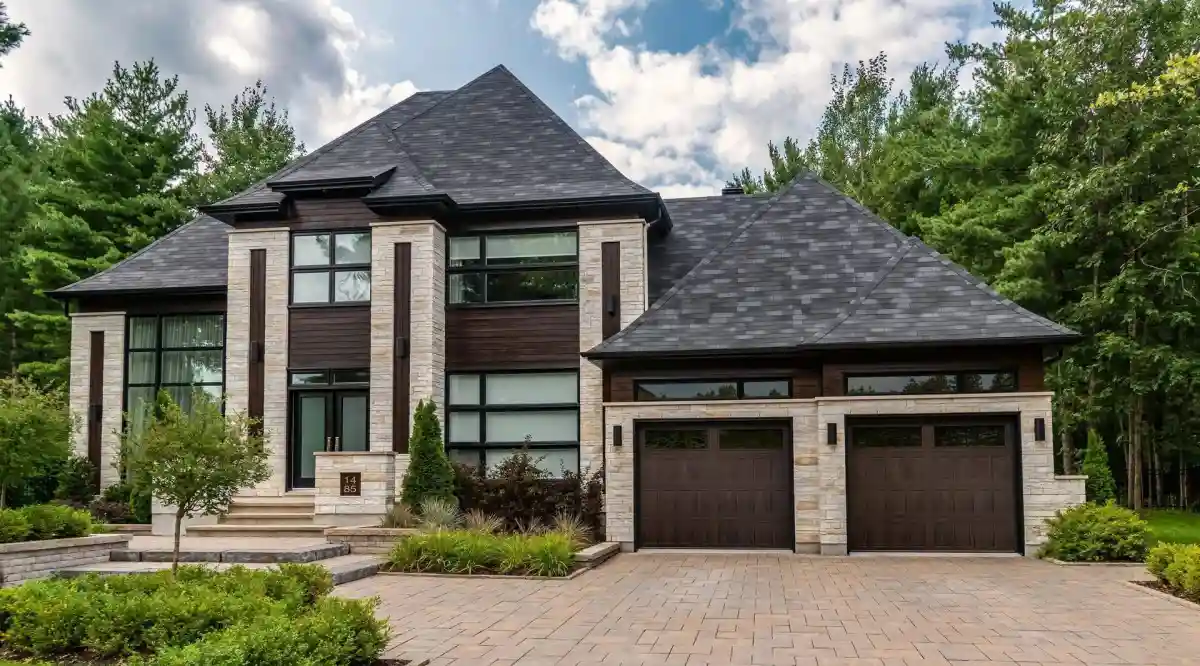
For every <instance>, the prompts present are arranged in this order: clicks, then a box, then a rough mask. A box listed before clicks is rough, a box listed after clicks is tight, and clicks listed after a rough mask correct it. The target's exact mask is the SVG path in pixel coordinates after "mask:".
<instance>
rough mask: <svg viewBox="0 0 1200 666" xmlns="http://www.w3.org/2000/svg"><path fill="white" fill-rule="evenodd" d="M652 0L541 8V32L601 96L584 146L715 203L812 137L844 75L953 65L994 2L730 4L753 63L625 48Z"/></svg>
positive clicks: (583, 101)
mask: <svg viewBox="0 0 1200 666" xmlns="http://www.w3.org/2000/svg"><path fill="white" fill-rule="evenodd" d="M650 1H652V0H541V2H540V4H539V5H538V7H537V9H536V10H535V12H534V14H533V17H532V19H531V23H532V25H533V27H534V28H535V29H536V30H538V31H539V32H540V33H541V34H542V35H544V36H545V37H547V38H548V39H549V40H551V42H552V43H553V44H554V45H555V47H556V49H557V51H558V53H559V55H560V56H561V57H563V58H566V59H571V60H580V61H582V62H583V63H584V64H585V65H586V67H587V71H588V74H589V76H590V78H591V82H592V85H593V86H594V88H595V90H596V91H597V93H596V94H589V95H585V96H583V97H581V98H579V99H578V100H577V101H576V103H577V106H578V108H579V110H580V115H581V119H582V123H583V130H584V134H585V136H586V137H587V138H588V140H589V141H591V142H592V143H593V144H594V145H595V146H597V148H598V149H599V150H600V151H601V152H602V153H603V154H604V155H605V156H606V157H607V158H609V160H611V161H612V162H613V163H614V164H615V165H616V166H617V168H619V169H621V170H622V171H623V172H625V173H626V174H627V175H629V176H630V177H631V178H634V179H637V180H640V181H642V182H643V183H645V184H646V185H648V186H651V187H654V188H656V189H658V190H660V191H662V192H664V193H668V192H671V193H675V192H701V193H714V192H716V191H718V190H719V189H720V187H721V184H722V183H723V182H724V181H725V179H726V178H728V176H729V175H730V174H732V173H733V172H735V171H738V170H740V169H741V168H742V167H743V166H747V165H750V166H751V167H752V168H755V169H758V168H761V167H762V166H764V165H765V163H766V143H767V141H768V140H772V139H774V140H779V139H782V138H783V137H784V136H787V135H792V136H798V137H807V136H808V135H809V134H810V133H811V131H812V129H813V127H814V126H815V123H816V122H817V120H818V119H819V117H820V114H821V111H822V109H823V108H824V106H825V102H826V101H827V100H828V98H829V79H830V76H831V74H833V73H834V72H835V71H837V70H838V69H840V67H841V65H842V63H846V62H855V61H858V60H866V59H869V58H871V57H873V56H875V55H876V54H878V53H879V52H880V51H884V52H886V53H887V54H888V58H889V64H890V66H891V71H892V73H893V75H894V76H895V77H896V78H897V80H898V82H902V81H903V80H904V79H905V77H906V76H907V72H908V71H909V70H910V69H911V68H912V67H913V66H914V65H916V64H919V63H921V62H923V61H927V60H938V59H942V60H944V55H943V54H944V44H945V43H946V42H947V41H955V40H958V39H960V38H962V37H964V36H965V35H966V33H967V31H968V30H970V29H972V28H975V27H977V26H973V25H968V23H967V19H966V18H963V17H964V16H966V15H978V14H979V12H978V11H970V12H964V11H963V10H965V9H972V10H978V9H981V8H983V7H985V6H988V5H986V4H985V3H986V2H987V0H730V1H731V2H734V3H735V4H736V7H735V16H736V17H737V18H736V21H735V25H734V26H732V27H733V28H734V29H735V30H738V31H740V32H742V33H744V34H745V35H746V36H747V37H749V39H750V40H751V42H752V43H753V45H754V46H755V47H756V50H757V54H756V57H755V58H754V59H749V58H747V57H746V56H744V55H737V54H734V53H732V52H730V51H729V50H726V49H723V48H721V47H719V46H717V45H716V44H702V45H699V46H697V47H696V48H694V49H692V50H690V51H688V52H686V53H674V52H667V51H656V50H653V49H650V48H647V47H646V46H636V47H635V46H630V45H628V44H627V42H628V41H629V40H624V39H621V38H622V36H623V34H624V31H626V30H628V26H630V25H631V24H632V25H636V20H637V13H638V11H639V10H641V9H643V8H644V7H645V5H646V4H647V2H650Z"/></svg>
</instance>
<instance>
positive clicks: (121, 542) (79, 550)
mask: <svg viewBox="0 0 1200 666" xmlns="http://www.w3.org/2000/svg"><path fill="white" fill-rule="evenodd" d="M132 538H133V537H132V536H131V535H129V534H97V535H93V536H86V537H79V538H75V539H50V540H47V541H27V542H22V543H8V544H0V587H12V586H14V585H18V584H20V583H23V582H25V581H27V580H33V579H35V578H48V577H50V576H52V575H53V574H54V572H55V571H57V570H59V569H69V568H71V567H79V566H84V565H88V564H97V563H99V562H107V561H109V557H110V556H111V553H112V551H114V550H124V549H126V548H128V547H129V540H130V539H132Z"/></svg>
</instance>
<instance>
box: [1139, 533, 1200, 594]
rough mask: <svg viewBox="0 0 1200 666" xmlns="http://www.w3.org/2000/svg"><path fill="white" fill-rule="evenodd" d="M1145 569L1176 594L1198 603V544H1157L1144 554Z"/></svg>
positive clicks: (1199, 568) (1199, 549) (1199, 572)
mask: <svg viewBox="0 0 1200 666" xmlns="http://www.w3.org/2000/svg"><path fill="white" fill-rule="evenodd" d="M1146 570H1147V571H1149V572H1150V574H1151V575H1153V576H1154V577H1155V578H1156V579H1158V582H1159V583H1161V584H1162V585H1163V586H1165V587H1166V588H1167V589H1169V590H1170V591H1171V592H1172V593H1174V594H1175V595H1176V596H1180V597H1183V598H1184V599H1189V600H1191V601H1195V602H1197V603H1200V545H1193V544H1177V543H1164V544H1159V545H1157V546H1155V547H1154V548H1152V549H1150V553H1149V555H1147V556H1146Z"/></svg>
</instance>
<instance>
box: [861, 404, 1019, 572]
mask: <svg viewBox="0 0 1200 666" xmlns="http://www.w3.org/2000/svg"><path fill="white" fill-rule="evenodd" d="M988 423H992V424H998V423H1003V424H1005V425H1006V426H1008V436H1009V437H1010V438H1011V441H1010V442H1009V446H1010V449H1011V450H1010V455H1011V456H1012V459H1011V464H1012V468H1013V474H1012V493H1013V496H1012V500H1013V516H1012V520H1013V526H1012V527H1013V532H1014V535H1015V539H1014V541H1015V544H1016V547H1015V548H1014V549H1013V552H1017V553H1023V552H1024V550H1025V529H1024V524H1025V520H1024V515H1025V509H1024V493H1023V474H1022V472H1023V470H1022V467H1021V460H1022V435H1021V415H1020V414H1019V413H1011V412H1009V413H1006V412H995V413H992V412H987V413H978V412H976V413H951V414H921V415H913V416H899V415H894V416H889V415H872V416H857V417H853V416H847V417H846V420H845V430H846V438H845V451H844V452H843V455H844V460H845V465H846V477H845V478H846V488H845V499H846V545H847V548H848V549H849V550H850V552H868V553H870V552H889V551H888V550H887V549H872V548H865V549H864V548H861V547H860V548H855V547H854V545H853V544H852V543H851V538H850V536H851V533H852V532H851V528H852V526H851V521H852V520H853V516H852V515H851V511H850V499H851V497H853V495H852V493H853V492H854V483H855V481H854V474H852V470H851V465H852V462H851V458H852V455H853V442H854V440H853V433H854V428H855V426H859V425H864V424H865V425H874V426H885V425H904V426H925V425H930V426H939V425H940V426H946V425H984V424H988ZM891 552H895V551H891ZM926 552H953V551H947V550H940V549H935V548H929V549H926ZM978 552H1009V551H1007V550H1005V551H978Z"/></svg>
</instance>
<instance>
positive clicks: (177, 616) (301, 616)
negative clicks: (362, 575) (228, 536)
mask: <svg viewBox="0 0 1200 666" xmlns="http://www.w3.org/2000/svg"><path fill="white" fill-rule="evenodd" d="M332 589H333V582H332V580H331V578H330V575H329V572H328V571H326V570H325V569H324V568H322V567H320V566H317V565H308V564H284V565H280V566H279V568H278V570H250V569H246V568H245V567H236V566H235V567H231V568H230V569H229V570H228V571H225V572H216V571H213V570H211V569H207V568H203V567H182V568H180V569H179V571H178V573H177V574H176V575H175V576H172V575H171V573H170V572H167V571H164V572H159V573H153V574H135V575H127V576H109V577H104V576H84V577H81V578H72V579H67V580H61V579H47V580H39V581H33V582H30V583H26V584H25V585H22V586H20V587H15V588H8V589H4V590H0V634H2V635H3V636H4V642H5V646H6V647H8V648H11V649H13V650H17V651H19V652H20V653H22V654H30V655H37V656H55V657H64V658H66V659H67V660H68V661H70V660H71V658H73V657H79V656H81V655H83V654H87V655H89V656H95V657H101V658H105V659H116V658H124V657H130V656H133V657H135V658H134V659H133V660H132V661H131V662H130V663H141V664H155V663H169V664H175V663H184V664H187V663H197V664H199V663H218V664H246V665H247V666H249V665H251V664H255V665H256V664H275V663H278V664H280V665H281V666H282V665H283V664H358V663H362V664H367V663H370V662H371V661H372V660H373V659H374V658H376V657H377V656H378V654H379V653H380V652H381V651H382V650H383V647H384V645H385V644H386V640H387V632H386V625H385V624H384V623H381V622H379V621H376V620H375V619H374V617H373V615H372V610H373V608H374V606H373V602H369V601H368V602H361V601H343V600H332V599H328V598H327V596H326V595H328V594H329V592H330V590H332ZM264 624H266V625H267V628H266V629H264V627H263V625H264ZM255 627H257V629H253V628H255ZM280 627H294V629H288V630H286V631H285V630H282V629H280ZM264 632H266V633H264ZM244 635H254V636H259V637H260V638H262V639H263V640H262V641H260V643H261V644H262V645H266V644H267V643H271V644H272V646H271V647H272V648H273V649H276V650H278V652H277V653H278V654H284V655H288V656H290V657H292V660H291V661H270V660H267V661H263V660H257V659H255V658H254V655H253V653H252V652H251V653H250V656H249V657H246V658H245V659H244V660H243V661H229V660H227V659H226V660H220V659H216V658H215V657H216V656H228V655H234V656H236V655H238V654H244V653H246V650H244V649H241V648H239V647H238V646H243V647H244V645H245V644H246V641H244V640H241V639H239V638H238V637H239V636H244ZM267 638H269V640H267ZM256 640H257V639H256ZM251 642H253V641H251ZM197 646H201V651H200V652H199V653H195V652H194V651H195V649H197ZM209 649H212V650H214V653H213V656H214V659H213V660H212V661H207V662H206V661H187V660H186V658H187V655H189V654H204V655H205V656H210V655H208V654H207V653H206V651H207V650H209ZM239 649H241V651H240V652H239ZM222 650H224V651H222ZM156 654H157V656H154V655H156ZM271 654H276V653H271ZM230 658H232V657H230ZM178 659H185V660H184V661H177V660H178ZM172 660H176V661H172ZM70 663H74V662H73V661H72V662H70Z"/></svg>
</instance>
